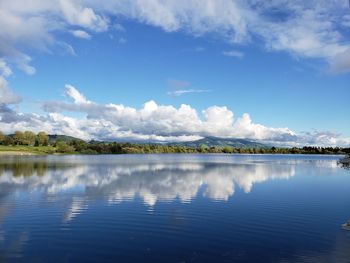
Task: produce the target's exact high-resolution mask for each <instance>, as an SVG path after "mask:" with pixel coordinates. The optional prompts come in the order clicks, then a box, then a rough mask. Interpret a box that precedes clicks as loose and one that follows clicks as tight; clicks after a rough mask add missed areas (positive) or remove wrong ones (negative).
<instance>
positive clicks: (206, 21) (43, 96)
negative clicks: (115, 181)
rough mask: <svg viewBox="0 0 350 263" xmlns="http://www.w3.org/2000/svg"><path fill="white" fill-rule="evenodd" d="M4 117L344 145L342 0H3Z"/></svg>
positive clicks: (84, 129)
mask: <svg viewBox="0 0 350 263" xmlns="http://www.w3.org/2000/svg"><path fill="white" fill-rule="evenodd" d="M0 28H1V30H0V130H1V131H3V132H4V133H12V132H14V131H15V130H32V131H35V132H37V131H41V130H43V131H46V132H48V133H50V134H67V135H71V136H76V137H79V138H82V139H86V140H90V139H96V140H130V141H132V140H137V141H150V142H168V141H169V142H170V141H189V140H196V139H200V138H202V137H205V136H216V137H222V138H245V139H250V140H258V141H261V142H267V143H273V144H275V145H285V146H294V145H295V146H302V145H319V146H349V145H350V121H349V115H350V106H349V99H350V7H349V2H348V1H347V0H332V1H329V0H328V1H326V0H324V1H323V0H310V1H299V0H296V1H284V0H271V1H259V0H248V1H247V0H244V1H243V0H232V1H231V0H215V1H214V0H186V1H185V0H177V1H175V0H163V1H161V0H135V1H131V0H110V1H103V2H101V1H97V0H52V1H40V0H30V1H25V2H23V1H20V0H0Z"/></svg>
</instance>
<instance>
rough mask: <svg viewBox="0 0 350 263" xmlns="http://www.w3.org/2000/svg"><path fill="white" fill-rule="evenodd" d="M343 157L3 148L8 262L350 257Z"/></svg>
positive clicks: (2, 258)
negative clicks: (8, 152) (10, 152)
mask: <svg viewBox="0 0 350 263" xmlns="http://www.w3.org/2000/svg"><path fill="white" fill-rule="evenodd" d="M338 159H339V157H338V156H311V155H304V156H302V155H99V156H79V155H74V156H22V157H19V156H17V157H16V156H12V157H11V156H6V157H5V156H0V262H337V263H338V262H339V263H341V262H350V231H346V230H342V229H341V224H343V223H345V222H346V221H347V220H348V219H350V170H346V169H343V168H341V167H338V166H337V160H338Z"/></svg>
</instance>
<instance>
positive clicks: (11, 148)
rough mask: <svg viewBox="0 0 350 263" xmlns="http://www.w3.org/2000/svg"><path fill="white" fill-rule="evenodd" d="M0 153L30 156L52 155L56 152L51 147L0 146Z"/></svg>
mask: <svg viewBox="0 0 350 263" xmlns="http://www.w3.org/2000/svg"><path fill="white" fill-rule="evenodd" d="M1 152H23V153H32V154H53V153H55V152H56V148H55V147H53V146H24V145H17V146H5V145H0V153H1Z"/></svg>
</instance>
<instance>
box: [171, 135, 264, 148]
mask: <svg viewBox="0 0 350 263" xmlns="http://www.w3.org/2000/svg"><path fill="white" fill-rule="evenodd" d="M169 144H170V145H183V146H187V147H201V146H206V147H214V146H217V147H223V146H232V147H235V148H268V147H269V146H268V145H265V144H262V143H259V142H255V141H250V140H246V139H231V138H217V137H205V138H203V139H200V140H197V141H190V142H180V143H169Z"/></svg>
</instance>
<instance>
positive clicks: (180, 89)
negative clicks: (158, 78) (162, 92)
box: [167, 79, 211, 97]
mask: <svg viewBox="0 0 350 263" xmlns="http://www.w3.org/2000/svg"><path fill="white" fill-rule="evenodd" d="M167 82H168V85H169V87H170V89H171V90H170V91H168V92H167V94H168V95H169V96H175V97H178V96H181V95H183V94H187V93H204V92H211V90H209V89H196V88H191V83H189V82H188V81H184V80H178V79H168V80H167Z"/></svg>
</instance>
